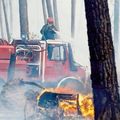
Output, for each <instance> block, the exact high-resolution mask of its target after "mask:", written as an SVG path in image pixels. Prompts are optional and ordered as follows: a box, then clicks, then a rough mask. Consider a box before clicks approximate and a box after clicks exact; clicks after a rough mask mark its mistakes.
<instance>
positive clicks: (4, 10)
mask: <svg viewBox="0 0 120 120" xmlns="http://www.w3.org/2000/svg"><path fill="white" fill-rule="evenodd" d="M2 6H3V12H4V18H5V26H6V32H7V39H8V41H9V42H10V39H11V36H10V30H9V23H8V18H7V10H6V5H5V0H2Z"/></svg>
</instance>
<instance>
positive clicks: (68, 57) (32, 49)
mask: <svg viewBox="0 0 120 120" xmlns="http://www.w3.org/2000/svg"><path fill="white" fill-rule="evenodd" d="M13 54H15V59H14V58H13V59H11V55H13ZM10 60H13V61H15V65H14V67H15V69H14V79H18V78H19V79H21V78H22V79H24V80H26V81H28V80H29V81H40V82H41V83H44V84H46V85H51V86H56V85H57V86H61V85H63V83H65V84H68V83H70V84H72V83H73V81H74V83H76V84H77V85H78V84H80V85H81V86H82V87H83V86H85V85H86V84H87V82H88V81H87V74H86V67H84V66H81V65H79V64H78V63H76V62H75V61H74V59H73V52H72V48H71V44H70V43H68V42H63V41H61V40H47V41H40V40H28V41H22V40H13V41H12V43H11V44H10V45H1V46H0V77H1V78H2V79H7V75H8V72H10V71H12V70H11V69H10V70H9V68H11V64H12V62H10ZM10 63H11V64H10ZM11 73H12V72H11ZM65 84H64V85H65ZM72 85H73V84H72Z"/></svg>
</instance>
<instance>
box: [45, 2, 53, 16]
mask: <svg viewBox="0 0 120 120" xmlns="http://www.w3.org/2000/svg"><path fill="white" fill-rule="evenodd" d="M46 5H47V11H48V17H52V18H53V11H52V5H51V0H46Z"/></svg>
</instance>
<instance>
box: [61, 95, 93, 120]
mask: <svg viewBox="0 0 120 120" xmlns="http://www.w3.org/2000/svg"><path fill="white" fill-rule="evenodd" d="M78 105H79V106H78ZM59 107H60V108H61V109H63V111H64V115H65V116H73V115H76V114H77V113H78V112H80V113H81V115H82V116H83V117H87V118H89V119H90V120H93V119H94V107H93V101H92V97H91V95H86V96H85V95H81V94H79V100H78V104H77V97H76V99H75V100H62V101H60V103H59Z"/></svg>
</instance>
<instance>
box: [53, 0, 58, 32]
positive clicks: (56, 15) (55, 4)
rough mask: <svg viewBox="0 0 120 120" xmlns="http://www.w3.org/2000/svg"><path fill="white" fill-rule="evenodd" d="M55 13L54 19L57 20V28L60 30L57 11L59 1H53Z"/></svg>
mask: <svg viewBox="0 0 120 120" xmlns="http://www.w3.org/2000/svg"><path fill="white" fill-rule="evenodd" d="M53 12H54V19H55V27H56V28H57V30H59V22H58V11H57V1H56V0H53Z"/></svg>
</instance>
